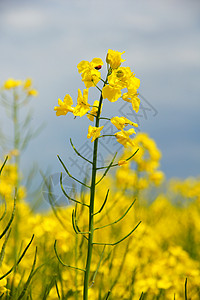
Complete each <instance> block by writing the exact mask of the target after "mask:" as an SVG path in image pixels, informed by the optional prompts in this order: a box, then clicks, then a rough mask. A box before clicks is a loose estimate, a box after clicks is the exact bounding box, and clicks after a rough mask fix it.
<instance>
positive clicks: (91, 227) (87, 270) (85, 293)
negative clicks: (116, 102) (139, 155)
mask: <svg viewBox="0 0 200 300" xmlns="http://www.w3.org/2000/svg"><path fill="white" fill-rule="evenodd" d="M102 101H103V97H102V93H101V96H100V101H99V107H98V112H97V116H96V124H95V127H99V118H100V114H101V106H102ZM97 153H98V139H96V140H95V141H94V148H93V160H92V179H91V188H90V189H91V190H90V207H89V236H88V249H87V260H86V268H85V276H84V290H83V299H84V300H88V288H89V276H90V265H91V260H92V249H93V235H94V200H95V184H96V172H97V169H96V166H97Z"/></svg>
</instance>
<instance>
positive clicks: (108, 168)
mask: <svg viewBox="0 0 200 300" xmlns="http://www.w3.org/2000/svg"><path fill="white" fill-rule="evenodd" d="M116 155H117V152H116V153H115V155H114V157H113V159H112V160H111V162H110V164H109V165H108V166H107V169H106V170H105V172H104V174H103V175H102V177H101V178H100V179H99V180H98V181H97V182H96V183H95V184H96V185H97V184H98V183H99V182H101V180H102V179H103V178H104V177H105V176H106V174H107V173H108V171H109V170H110V168H111V166H112V164H113V162H114V160H115V157H116Z"/></svg>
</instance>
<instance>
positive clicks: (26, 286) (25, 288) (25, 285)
mask: <svg viewBox="0 0 200 300" xmlns="http://www.w3.org/2000/svg"><path fill="white" fill-rule="evenodd" d="M36 257H37V246H36V248H35V256H34V260H33V265H32V268H31V272H30V274H29V276H28V279H27V281H26V283H25V284H24V288H23V290H22V292H21V294H20V296H19V297H18V298H17V300H20V299H22V298H23V297H24V295H25V293H26V291H27V288H28V285H29V284H30V281H31V279H32V277H33V273H34V269H35V264H36Z"/></svg>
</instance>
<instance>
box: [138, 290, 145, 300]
mask: <svg viewBox="0 0 200 300" xmlns="http://www.w3.org/2000/svg"><path fill="white" fill-rule="evenodd" d="M143 295H144V293H143V292H142V294H141V295H140V299H139V300H142V299H143Z"/></svg>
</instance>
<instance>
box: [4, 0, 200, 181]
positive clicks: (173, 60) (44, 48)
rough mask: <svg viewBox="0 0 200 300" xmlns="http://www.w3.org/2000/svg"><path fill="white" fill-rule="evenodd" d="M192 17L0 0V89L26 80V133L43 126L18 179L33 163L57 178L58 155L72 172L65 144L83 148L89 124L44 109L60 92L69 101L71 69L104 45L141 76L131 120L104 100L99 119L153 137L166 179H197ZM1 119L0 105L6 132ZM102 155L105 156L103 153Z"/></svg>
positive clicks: (188, 10) (176, 6)
mask: <svg viewBox="0 0 200 300" xmlns="http://www.w3.org/2000/svg"><path fill="white" fill-rule="evenodd" d="M199 13H200V3H199V1H195V0H192V1H184V0H181V1H178V0H175V1H158V0H157V1H155V0H154V1H144V0H142V1H132V0H130V1H129V0H126V1H122V0H115V1H113V0H111V1H106V0H102V1H94V0H85V1H81V0H79V1H78V0H75V1H64V0H63V1H61V0H43V1H41V0H40V1H39V0H35V1H28V0H26V1H23V0H19V1H14V0H13V1H11V0H1V1H0V85H1V86H2V85H3V83H4V81H5V80H6V79H7V78H10V77H12V78H15V79H23V80H24V79H26V78H27V77H31V78H32V79H33V85H34V87H35V88H37V90H38V91H39V95H38V97H36V98H33V99H32V100H31V103H30V106H31V109H33V113H32V120H31V121H32V127H33V128H37V127H38V126H40V125H41V124H44V125H45V126H44V128H43V130H42V131H41V133H40V135H39V136H38V137H37V138H35V139H33V140H32V141H31V143H30V144H29V146H28V147H27V149H26V151H25V153H24V154H23V159H22V161H21V165H22V170H23V172H24V174H26V172H28V170H29V169H30V167H31V166H32V165H33V164H37V165H38V167H39V168H40V169H41V170H43V171H46V170H47V169H48V170H49V171H50V172H51V173H56V172H60V171H61V170H62V167H61V165H60V163H59V161H58V159H57V154H59V155H60V156H61V157H62V159H63V160H64V161H65V163H66V165H68V166H69V169H70V171H71V173H73V174H77V175H79V173H80V163H79V164H78V165H77V164H76V163H72V161H73V159H74V157H75V156H74V152H73V150H72V149H71V146H70V143H69V138H70V137H71V138H72V139H73V141H74V144H75V146H76V147H77V149H79V150H81V149H82V151H83V152H84V151H85V150H84V147H85V146H86V145H85V142H86V141H87V143H88V144H87V147H86V148H88V145H89V147H91V143H90V141H89V140H87V139H86V136H87V128H88V125H89V124H90V121H89V120H86V119H87V118H85V119H84V118H76V119H75V120H74V118H73V116H72V115H70V114H68V115H67V116H60V117H56V113H55V111H54V110H53V109H54V106H56V105H57V101H58V98H61V99H62V100H63V98H64V96H65V94H70V95H71V96H72V98H73V100H74V103H76V98H77V90H78V88H80V89H81V90H82V89H83V88H84V84H83V82H82V81H81V76H80V75H79V74H78V70H77V64H78V63H79V62H80V61H81V60H88V61H91V60H92V59H93V58H94V57H100V58H102V59H103V60H105V57H106V53H107V50H108V49H113V50H117V51H120V52H122V51H125V54H124V55H123V58H124V59H126V62H125V63H124V66H130V67H131V70H132V71H133V72H134V73H135V74H136V77H138V78H140V80H141V86H140V89H139V92H140V93H141V95H142V96H143V97H142V98H141V108H140V110H139V112H138V114H134V113H132V115H130V108H129V107H128V106H126V107H124V106H123V105H124V103H122V102H120V101H118V103H117V105H116V107H115V109H116V112H114V111H113V106H112V107H111V106H110V104H109V103H108V104H106V105H107V116H109V117H111V116H115V115H119V116H120V115H121V114H122V112H123V113H124V114H125V115H126V117H129V118H130V119H132V120H133V121H134V122H137V123H138V124H139V128H138V129H139V131H142V132H147V133H148V134H149V136H150V137H151V138H153V139H155V141H156V143H157V145H158V148H159V149H160V150H161V151H162V155H163V156H162V160H161V169H162V170H163V171H164V172H165V174H166V176H167V178H170V177H180V178H186V177H188V176H197V175H199V174H200V118H199V111H200V101H199V95H200V84H199V80H200V18H199ZM104 69H105V67H104ZM104 69H103V71H102V72H104V71H105V70H104ZM94 92H95V89H93V91H92V92H91V95H92V99H91V101H90V102H91V103H92V102H93V101H94V100H96V99H95V98H94V97H96V96H93V93H94ZM98 97H99V96H98ZM97 99H98V98H97ZM112 114H113V115H112ZM8 122H9V120H8V119H7V117H6V115H5V111H4V110H3V109H2V108H1V110H0V126H1V128H2V130H4V131H5V130H11V129H10V127H9V123H8ZM108 149H109V150H110V149H112V148H110V147H107V150H106V149H104V150H105V153H104V154H105V155H107V154H111V153H109V150H108ZM113 149H114V148H113ZM106 151H107V152H108V153H107V152H106ZM111 152H112V150H111ZM113 153H114V150H113ZM1 157H2V155H1ZM38 176H39V177H38V178H39V179H38V180H42V179H41V176H40V175H38Z"/></svg>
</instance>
